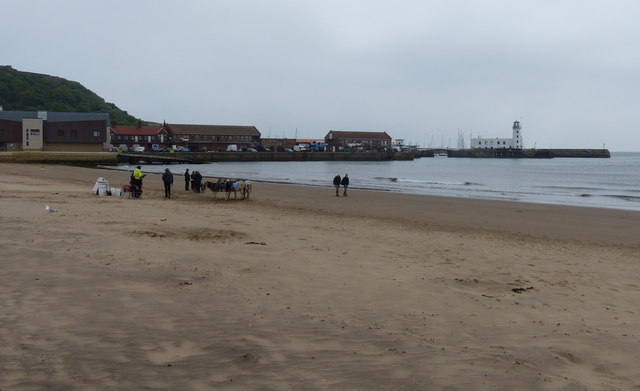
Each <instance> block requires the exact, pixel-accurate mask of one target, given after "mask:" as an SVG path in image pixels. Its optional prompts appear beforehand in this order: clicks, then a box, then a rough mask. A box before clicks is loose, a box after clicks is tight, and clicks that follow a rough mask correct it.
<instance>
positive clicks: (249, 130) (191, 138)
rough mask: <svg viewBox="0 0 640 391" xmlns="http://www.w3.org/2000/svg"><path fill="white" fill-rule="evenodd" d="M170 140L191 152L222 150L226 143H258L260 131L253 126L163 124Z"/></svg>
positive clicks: (244, 145)
mask: <svg viewBox="0 0 640 391" xmlns="http://www.w3.org/2000/svg"><path fill="white" fill-rule="evenodd" d="M163 126H164V129H166V131H167V132H168V133H169V135H170V137H171V142H172V143H173V144H175V145H184V146H186V148H188V149H189V151H192V152H217V151H224V150H226V149H227V146H228V145H232V144H233V145H237V147H238V148H248V147H253V146H256V145H260V132H259V131H258V129H256V127H255V126H235V125H191V124H164V125H163Z"/></svg>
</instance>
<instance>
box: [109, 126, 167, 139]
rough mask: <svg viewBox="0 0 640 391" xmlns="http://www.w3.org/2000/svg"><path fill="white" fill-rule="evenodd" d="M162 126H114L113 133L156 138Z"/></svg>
mask: <svg viewBox="0 0 640 391" xmlns="http://www.w3.org/2000/svg"><path fill="white" fill-rule="evenodd" d="M162 129H163V128H162V126H121V125H120V126H114V127H112V128H111V130H112V131H113V133H115V134H119V135H125V134H126V135H139V136H155V135H156V134H158V133H160V131H161V130H162Z"/></svg>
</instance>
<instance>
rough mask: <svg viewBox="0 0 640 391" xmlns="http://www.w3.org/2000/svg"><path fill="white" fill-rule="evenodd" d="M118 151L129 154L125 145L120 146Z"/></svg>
mask: <svg viewBox="0 0 640 391" xmlns="http://www.w3.org/2000/svg"><path fill="white" fill-rule="evenodd" d="M118 149H119V150H121V151H122V152H129V147H127V144H120V146H119V147H118Z"/></svg>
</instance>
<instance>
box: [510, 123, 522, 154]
mask: <svg viewBox="0 0 640 391" xmlns="http://www.w3.org/2000/svg"><path fill="white" fill-rule="evenodd" d="M511 129H512V130H513V145H512V148H515V149H524V143H523V142H522V132H521V130H522V127H521V126H520V121H513V128H511Z"/></svg>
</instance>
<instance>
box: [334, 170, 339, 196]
mask: <svg viewBox="0 0 640 391" xmlns="http://www.w3.org/2000/svg"><path fill="white" fill-rule="evenodd" d="M333 186H334V187H335V188H336V197H340V174H338V175H336V176H334V177H333Z"/></svg>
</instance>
